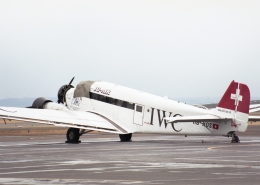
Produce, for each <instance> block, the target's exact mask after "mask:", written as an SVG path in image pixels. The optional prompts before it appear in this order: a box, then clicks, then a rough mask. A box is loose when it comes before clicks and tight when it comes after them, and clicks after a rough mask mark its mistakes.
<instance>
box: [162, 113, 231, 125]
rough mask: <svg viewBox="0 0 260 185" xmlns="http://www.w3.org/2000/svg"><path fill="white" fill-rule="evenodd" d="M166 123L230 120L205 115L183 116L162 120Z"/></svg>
mask: <svg viewBox="0 0 260 185" xmlns="http://www.w3.org/2000/svg"><path fill="white" fill-rule="evenodd" d="M164 119H165V120H166V121H167V123H177V122H222V121H229V120H232V118H221V117H218V116H214V115H210V114H206V115H200V116H184V117H166V118H164Z"/></svg>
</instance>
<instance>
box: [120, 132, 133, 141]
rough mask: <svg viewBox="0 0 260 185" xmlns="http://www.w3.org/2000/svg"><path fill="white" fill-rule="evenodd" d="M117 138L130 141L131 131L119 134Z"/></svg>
mask: <svg viewBox="0 0 260 185" xmlns="http://www.w3.org/2000/svg"><path fill="white" fill-rule="evenodd" d="M119 138H120V140H121V141H122V142H127V141H131V138H132V133H130V134H119Z"/></svg>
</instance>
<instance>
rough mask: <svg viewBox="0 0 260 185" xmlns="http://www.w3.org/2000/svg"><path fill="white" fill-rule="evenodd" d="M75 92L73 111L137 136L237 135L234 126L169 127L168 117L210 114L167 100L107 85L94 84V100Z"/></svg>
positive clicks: (69, 102) (71, 99) (70, 105)
mask: <svg viewBox="0 0 260 185" xmlns="http://www.w3.org/2000/svg"><path fill="white" fill-rule="evenodd" d="M74 91H75V88H72V89H70V90H69V91H68V92H67V94H66V102H67V107H68V108H69V109H70V110H78V111H89V112H95V113H98V114H100V115H103V116H104V117H106V118H108V119H110V120H112V121H113V122H115V123H120V126H122V127H123V128H125V129H126V130H127V129H130V130H131V131H133V132H134V133H171V134H182V135H197V134H198V135H209V134H214V135H226V134H227V133H228V132H230V131H237V129H236V127H233V126H232V124H231V123H230V122H226V123H222V124H219V123H212V122H185V123H173V124H167V123H166V121H165V120H163V118H164V117H174V116H194V115H205V114H210V113H211V111H212V110H206V109H202V108H198V107H194V106H192V105H187V104H184V103H181V102H177V101H173V100H169V99H167V98H163V97H159V96H155V95H152V94H148V93H144V92H141V91H138V90H134V89H131V88H127V87H123V86H119V85H116V84H112V83H107V82H94V83H93V84H92V85H91V88H90V97H76V98H74V97H73V96H74Z"/></svg>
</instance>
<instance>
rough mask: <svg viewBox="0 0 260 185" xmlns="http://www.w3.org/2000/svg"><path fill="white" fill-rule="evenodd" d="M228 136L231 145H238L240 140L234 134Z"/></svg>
mask: <svg viewBox="0 0 260 185" xmlns="http://www.w3.org/2000/svg"><path fill="white" fill-rule="evenodd" d="M229 136H231V138H232V140H231V143H240V140H239V138H238V136H237V135H236V134H235V132H232V133H230V134H229Z"/></svg>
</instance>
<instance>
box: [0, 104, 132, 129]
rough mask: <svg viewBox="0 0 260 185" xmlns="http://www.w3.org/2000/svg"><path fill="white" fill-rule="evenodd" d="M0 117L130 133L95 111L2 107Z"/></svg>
mask: <svg viewBox="0 0 260 185" xmlns="http://www.w3.org/2000/svg"><path fill="white" fill-rule="evenodd" d="M0 118H1V119H7V120H19V121H26V122H34V123H42V124H48V125H54V126H60V127H73V128H79V129H86V130H96V131H102V132H110V133H116V134H126V133H128V131H127V130H126V129H125V128H122V127H121V126H120V125H118V124H116V123H115V122H113V121H112V120H110V119H109V118H107V117H104V116H102V115H99V114H97V113H93V112H81V111H61V110H49V109H27V108H13V107H0Z"/></svg>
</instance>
